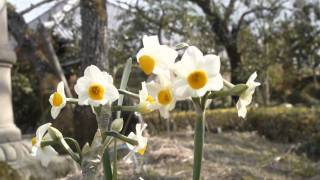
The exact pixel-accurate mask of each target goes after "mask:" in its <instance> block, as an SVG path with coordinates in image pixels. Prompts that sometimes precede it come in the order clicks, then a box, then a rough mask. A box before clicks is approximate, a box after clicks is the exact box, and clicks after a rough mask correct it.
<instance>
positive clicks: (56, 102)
mask: <svg viewBox="0 0 320 180" xmlns="http://www.w3.org/2000/svg"><path fill="white" fill-rule="evenodd" d="M62 102H63V97H62V96H61V94H60V93H58V92H55V93H54V94H53V98H52V105H53V106H60V105H61V104H62Z"/></svg>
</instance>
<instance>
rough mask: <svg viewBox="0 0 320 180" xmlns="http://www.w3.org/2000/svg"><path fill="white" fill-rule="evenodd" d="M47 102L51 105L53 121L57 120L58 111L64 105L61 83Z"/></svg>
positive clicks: (64, 95) (64, 98)
mask: <svg viewBox="0 0 320 180" xmlns="http://www.w3.org/2000/svg"><path fill="white" fill-rule="evenodd" d="M49 102H50V104H51V106H52V107H51V116H52V118H53V119H55V118H57V116H58V115H59V113H60V111H61V109H62V108H64V106H65V105H66V102H67V100H66V94H65V93H64V85H63V82H62V81H61V82H59V84H58V87H57V91H56V92H55V93H53V94H51V95H50V98H49Z"/></svg>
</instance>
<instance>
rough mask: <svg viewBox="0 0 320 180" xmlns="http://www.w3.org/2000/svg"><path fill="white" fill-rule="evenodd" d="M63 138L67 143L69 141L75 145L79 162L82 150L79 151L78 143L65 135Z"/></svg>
mask: <svg viewBox="0 0 320 180" xmlns="http://www.w3.org/2000/svg"><path fill="white" fill-rule="evenodd" d="M64 140H66V142H67V143H69V144H70V143H71V144H73V145H74V146H75V148H76V150H77V152H78V154H79V157H80V162H81V160H82V152H81V148H80V145H79V143H78V142H77V141H76V140H75V139H73V138H69V137H65V138H64Z"/></svg>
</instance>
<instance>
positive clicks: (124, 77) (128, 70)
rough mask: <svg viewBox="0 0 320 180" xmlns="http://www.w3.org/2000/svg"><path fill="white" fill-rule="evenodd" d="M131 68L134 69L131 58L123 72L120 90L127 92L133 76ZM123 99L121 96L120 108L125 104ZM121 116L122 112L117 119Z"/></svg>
mask: <svg viewBox="0 0 320 180" xmlns="http://www.w3.org/2000/svg"><path fill="white" fill-rule="evenodd" d="M131 67H132V58H129V59H128V60H127V62H126V66H125V68H124V70H123V74H122V77H121V83H120V89H123V90H125V89H126V88H127V84H128V81H129V77H130V74H131ZM123 98H124V96H123V95H122V94H121V95H120V96H119V99H118V106H121V105H122V104H123ZM120 115H121V111H118V112H117V118H120Z"/></svg>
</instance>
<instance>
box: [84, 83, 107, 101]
mask: <svg viewBox="0 0 320 180" xmlns="http://www.w3.org/2000/svg"><path fill="white" fill-rule="evenodd" d="M88 94H89V97H90V98H91V99H93V100H101V99H103V97H104V88H103V87H102V86H101V85H100V84H96V83H93V84H91V85H90V87H89V89H88Z"/></svg>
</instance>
